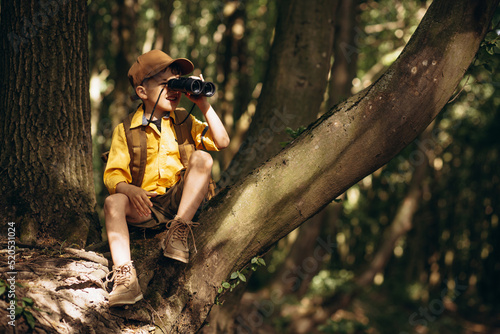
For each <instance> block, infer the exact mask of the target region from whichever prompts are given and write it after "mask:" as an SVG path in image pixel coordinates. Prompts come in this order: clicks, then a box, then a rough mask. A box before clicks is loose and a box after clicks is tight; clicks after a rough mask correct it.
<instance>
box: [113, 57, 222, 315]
mask: <svg viewBox="0 0 500 334" xmlns="http://www.w3.org/2000/svg"><path fill="white" fill-rule="evenodd" d="M193 69H194V66H193V63H192V62H191V61H190V60H188V59H185V58H180V59H172V58H171V57H170V56H169V55H167V54H165V53H164V52H162V51H160V50H152V51H150V52H147V53H145V54H143V55H141V56H139V57H138V59H137V61H136V62H135V63H134V64H133V65H132V67H131V68H130V70H129V72H128V77H129V80H130V83H131V84H132V87H133V88H134V90H135V93H136V94H137V96H138V97H139V98H140V99H141V100H142V102H143V104H142V105H141V106H139V108H138V109H137V111H136V112H135V114H134V116H133V118H132V120H131V122H130V129H131V130H132V129H134V128H137V127H141V126H142V127H143V129H144V130H145V133H146V138H147V163H146V167H145V172H144V177H143V179H142V183H141V184H140V187H139V186H135V185H133V184H131V183H132V182H133V180H132V174H131V171H130V169H131V168H130V166H129V164H130V161H131V160H130V159H131V158H130V154H129V149H128V145H127V138H126V134H125V128H124V124H123V123H121V124H119V125H118V126H117V127H116V129H115V130H114V132H113V138H112V143H111V149H110V152H109V158H108V162H107V165H106V170H105V171H104V184H105V185H106V187H107V188H108V190H109V192H110V194H111V195H110V196H109V197H107V198H106V200H105V203H104V213H105V219H106V231H107V235H108V242H109V246H110V249H111V257H112V259H113V264H114V265H113V272H112V273H113V277H112V279H114V286H113V290H112V291H111V293H110V295H109V305H110V306H120V305H125V304H134V303H135V302H137V301H139V300H141V299H142V297H143V296H142V293H141V289H140V287H139V283H138V281H137V276H136V272H135V269H134V267H133V265H132V261H131V257H130V239H129V232H128V227H127V223H128V224H130V225H134V226H139V227H155V226H158V225H160V224H163V223H166V224H167V227H168V228H169V229H168V232H167V235H166V237H165V238H164V239H163V240H162V245H161V247H162V249H163V251H164V255H165V256H166V257H169V258H173V259H176V260H179V261H182V262H185V263H187V262H188V261H189V248H188V245H187V238H188V234H189V232H192V230H191V228H192V227H193V226H195V225H197V224H195V225H193V222H192V221H191V219H193V217H194V214H195V213H196V210H197V209H198V207H199V206H200V204H201V202H202V201H203V199H204V198H205V195H206V194H207V192H208V184H209V181H210V175H211V169H212V158H211V156H210V154H208V153H207V152H205V151H201V150H196V151H194V152H193V153H192V154H191V157H190V159H189V164H188V167H187V168H185V166H184V165H183V164H182V162H181V160H180V156H179V148H178V143H177V142H176V135H175V133H176V132H175V130H174V127H173V123H175V124H178V123H181V122H183V119H182V118H183V117H180V116H179V117H177V116H176V112H175V111H176V109H177V106H178V105H179V102H180V98H181V94H182V93H180V92H177V91H171V90H169V88H168V87H167V85H166V84H167V81H168V80H170V79H172V78H178V77H179V76H181V75H185V74H189V73H191V72H192V71H193ZM200 78H201V79H202V80H203V77H202V76H200ZM186 96H187V97H188V98H189V100H191V101H192V102H193V103H195V104H196V105H197V106H198V108H199V109H200V110H201V112H202V113H203V115H204V117H205V119H206V121H207V123H208V129H205V128H206V126H207V124H206V123H202V122H200V121H198V120H197V119H196V118H194V117H193V116H191V115H188V117H191V118H192V126H191V135H192V137H193V140H194V141H195V144H196V148H202V147H203V148H206V149H208V150H219V149H223V148H225V147H227V145H228V144H229V136H228V134H227V132H226V130H225V128H224V126H223V124H222V122H221V121H220V119H219V117H218V116H217V114H216V113H215V111H214V109H213V108H212V107H211V105H210V103H209V102H208V100H207V97H205V96H194V95H189V94H186ZM176 117H177V118H176ZM178 118H181V119H178ZM148 120H149V121H148ZM150 122H151V123H150ZM171 217H174V218H173V219H171V220H169V219H170V218H171Z"/></svg>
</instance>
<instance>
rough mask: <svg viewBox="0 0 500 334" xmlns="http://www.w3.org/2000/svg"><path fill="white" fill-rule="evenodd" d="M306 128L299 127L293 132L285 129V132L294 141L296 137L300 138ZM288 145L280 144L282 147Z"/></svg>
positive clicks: (286, 143) (285, 143)
mask: <svg viewBox="0 0 500 334" xmlns="http://www.w3.org/2000/svg"><path fill="white" fill-rule="evenodd" d="M306 129H307V127H305V126H300V127H299V128H298V129H297V130H293V129H291V128H288V127H287V128H286V129H285V132H286V133H287V134H288V135H289V136H290V137H291V138H292V139H295V138H297V137H298V136H300V135H301V134H302V133H303V132H304V131H306ZM288 144H290V142H289V141H286V142H282V143H280V145H281V146H282V147H285V146H286V145H288Z"/></svg>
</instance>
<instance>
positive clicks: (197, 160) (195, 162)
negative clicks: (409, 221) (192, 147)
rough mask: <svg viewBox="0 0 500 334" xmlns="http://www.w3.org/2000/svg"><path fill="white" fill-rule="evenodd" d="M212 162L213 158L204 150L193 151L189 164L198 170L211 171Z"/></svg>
mask: <svg viewBox="0 0 500 334" xmlns="http://www.w3.org/2000/svg"><path fill="white" fill-rule="evenodd" d="M213 163H214V160H213V159H212V156H211V155H210V154H209V153H207V152H205V151H195V152H193V154H192V155H191V159H190V161H189V166H192V167H193V168H197V169H200V170H206V171H211V170H212V165H213Z"/></svg>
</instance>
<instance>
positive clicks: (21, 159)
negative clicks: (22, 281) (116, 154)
mask: <svg viewBox="0 0 500 334" xmlns="http://www.w3.org/2000/svg"><path fill="white" fill-rule="evenodd" d="M86 5H87V2H86V1H83V0H80V1H68V0H54V1H46V2H39V1H22V2H9V3H8V4H7V3H5V4H4V5H3V6H2V11H1V23H0V27H1V28H0V31H1V42H0V43H1V46H2V52H1V55H0V64H1V67H0V85H1V86H0V87H1V89H0V94H1V99H0V109H1V110H2V112H1V113H0V128H1V129H2V136H1V139H0V147H1V151H0V166H1V172H0V173H1V178H2V184H1V186H0V189H1V190H0V192H1V193H2V196H1V198H0V210H1V219H2V221H3V222H7V221H11V222H15V223H16V227H17V232H20V237H21V240H22V241H23V242H29V243H34V242H38V241H40V242H41V241H42V240H43V242H55V241H59V242H63V241H65V242H66V243H67V244H71V243H76V244H78V245H84V244H85V242H86V241H87V236H89V237H90V241H95V240H97V239H100V232H98V231H99V230H100V227H99V221H98V218H97V215H96V213H95V210H94V206H95V203H96V201H95V194H94V184H93V177H92V144H91V135H90V99H89V77H88V76H89V69H88V45H87V14H86V13H87V10H86ZM89 231H91V233H90V234H89ZM37 238H38V239H37Z"/></svg>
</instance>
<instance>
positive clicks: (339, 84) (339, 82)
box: [327, 0, 359, 108]
mask: <svg viewBox="0 0 500 334" xmlns="http://www.w3.org/2000/svg"><path fill="white" fill-rule="evenodd" d="M358 4H359V2H358V0H347V1H346V0H344V1H340V5H339V9H338V10H337V15H336V20H335V40H334V51H333V54H334V61H333V65H332V69H331V71H330V84H329V87H328V103H327V106H328V108H331V107H332V106H334V105H335V104H337V103H339V102H340V101H342V100H345V99H346V98H348V97H349V96H351V95H352V93H351V88H352V80H353V79H354V78H355V77H356V69H357V63H358V53H359V52H358V50H359V44H358V43H359V41H358V39H359V30H357V29H356V27H357V18H358V15H357V9H358Z"/></svg>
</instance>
